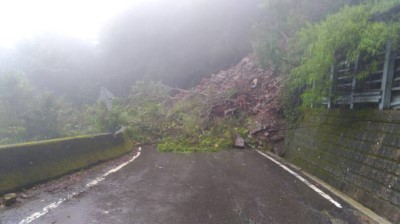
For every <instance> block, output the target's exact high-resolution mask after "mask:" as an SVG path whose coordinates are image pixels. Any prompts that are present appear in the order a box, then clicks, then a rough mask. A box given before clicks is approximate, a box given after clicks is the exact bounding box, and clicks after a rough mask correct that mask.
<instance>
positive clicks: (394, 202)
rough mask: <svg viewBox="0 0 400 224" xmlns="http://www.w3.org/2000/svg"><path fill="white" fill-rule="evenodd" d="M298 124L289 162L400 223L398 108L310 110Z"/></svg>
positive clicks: (287, 144)
mask: <svg viewBox="0 0 400 224" xmlns="http://www.w3.org/2000/svg"><path fill="white" fill-rule="evenodd" d="M297 126H298V127H303V128H299V129H295V130H290V131H288V132H287V137H286V140H285V141H286V142H285V148H286V155H287V156H286V157H287V159H288V160H289V161H291V162H292V163H294V164H296V165H298V166H300V167H302V168H303V169H305V170H306V171H307V172H309V173H311V174H313V175H315V176H317V177H319V178H320V179H322V180H324V181H325V182H327V183H329V184H330V185H332V186H334V187H336V188H337V189H339V190H341V191H342V192H344V193H346V194H347V195H349V196H350V197H352V198H353V199H355V200H357V201H359V202H360V203H362V204H364V205H365V206H366V207H368V208H370V209H371V210H373V211H375V212H376V213H377V214H380V215H382V216H384V217H386V218H387V219H389V220H390V221H392V222H394V223H400V112H398V111H377V110H364V111H340V110H321V111H319V110H313V111H308V112H306V113H305V116H304V118H303V119H302V121H301V122H299V123H298V124H297Z"/></svg>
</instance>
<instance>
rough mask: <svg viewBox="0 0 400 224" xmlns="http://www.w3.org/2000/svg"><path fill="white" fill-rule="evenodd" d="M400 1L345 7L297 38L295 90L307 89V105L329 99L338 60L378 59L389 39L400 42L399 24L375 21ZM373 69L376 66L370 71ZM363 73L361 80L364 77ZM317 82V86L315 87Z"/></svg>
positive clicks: (293, 73) (304, 98) (292, 81)
mask: <svg viewBox="0 0 400 224" xmlns="http://www.w3.org/2000/svg"><path fill="white" fill-rule="evenodd" d="M399 3H400V1H398V0H386V1H371V2H368V3H365V4H361V5H357V6H352V7H349V6H345V7H344V8H343V9H342V10H340V12H338V13H336V14H334V15H330V16H328V17H327V18H326V19H325V20H324V21H322V22H320V23H318V24H315V25H307V26H306V27H305V28H303V29H302V30H301V31H300V32H299V33H298V34H297V36H296V39H295V40H294V41H293V43H292V44H293V46H292V48H293V49H295V50H296V51H298V52H301V54H300V55H301V56H300V60H299V66H296V67H294V68H293V69H292V70H291V72H290V80H289V85H291V87H292V88H301V87H304V86H307V87H313V88H306V90H305V91H304V92H303V93H302V96H301V97H302V101H303V105H305V106H310V105H312V104H316V103H318V102H320V101H321V96H327V95H328V90H329V87H330V85H331V83H330V80H329V73H330V69H331V66H332V65H333V64H334V62H335V60H337V59H342V60H343V59H344V60H345V61H347V62H348V63H349V64H352V63H353V64H354V62H355V61H356V60H357V58H358V57H360V56H361V57H362V56H363V55H366V54H368V55H370V56H374V55H376V54H378V53H379V52H381V51H383V50H384V46H385V44H386V43H387V41H389V40H394V41H397V40H398V39H399V33H400V23H399V22H392V21H388V22H372V21H371V17H372V16H373V15H374V14H376V13H378V12H382V11H385V10H388V9H389V8H391V7H393V6H395V5H396V4H399ZM370 69H372V67H371V68H370ZM364 75H365V74H364V73H360V74H359V76H360V77H359V78H362V76H364ZM313 83H317V85H315V86H313Z"/></svg>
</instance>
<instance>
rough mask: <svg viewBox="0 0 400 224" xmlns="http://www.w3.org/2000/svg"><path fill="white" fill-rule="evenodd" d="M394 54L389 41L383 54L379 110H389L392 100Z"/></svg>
mask: <svg viewBox="0 0 400 224" xmlns="http://www.w3.org/2000/svg"><path fill="white" fill-rule="evenodd" d="M395 58H396V55H395V52H394V51H393V46H392V42H391V41H389V42H388V43H387V44H386V53H385V64H384V67H383V74H382V86H381V91H382V99H381V102H380V103H379V109H380V110H383V109H390V103H391V99H392V85H393V74H394V63H395Z"/></svg>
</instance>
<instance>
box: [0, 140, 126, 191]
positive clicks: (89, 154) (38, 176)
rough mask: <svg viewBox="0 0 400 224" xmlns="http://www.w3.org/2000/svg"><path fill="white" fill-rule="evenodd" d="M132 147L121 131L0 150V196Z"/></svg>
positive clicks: (0, 148) (110, 156)
mask: <svg viewBox="0 0 400 224" xmlns="http://www.w3.org/2000/svg"><path fill="white" fill-rule="evenodd" d="M132 147H133V144H132V142H131V141H130V139H129V137H128V136H127V135H126V134H125V133H123V132H121V133H118V134H117V135H115V136H114V135H113V134H100V135H94V136H82V137H76V138H65V139H55V140H49V141H41V142H33V143H26V144H18V145H10V146H3V147H0V194H3V193H7V192H11V191H14V190H19V189H21V188H24V187H29V186H32V185H33V184H36V183H40V182H43V181H46V180H49V179H52V178H55V177H59V176H61V175H64V174H67V173H70V172H73V171H76V170H79V169H82V168H85V167H88V166H91V165H94V164H96V163H99V162H101V161H105V160H109V159H112V158H116V157H118V156H121V155H123V154H125V153H127V152H129V151H130V150H131V149H132Z"/></svg>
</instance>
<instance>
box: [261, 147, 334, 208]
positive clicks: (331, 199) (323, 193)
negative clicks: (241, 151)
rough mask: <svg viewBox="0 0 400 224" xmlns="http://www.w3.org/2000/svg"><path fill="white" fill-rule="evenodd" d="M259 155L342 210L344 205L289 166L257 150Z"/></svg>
mask: <svg viewBox="0 0 400 224" xmlns="http://www.w3.org/2000/svg"><path fill="white" fill-rule="evenodd" d="M256 151H257V152H258V153H260V154H261V155H262V156H264V157H266V158H267V159H269V160H271V161H272V162H274V163H276V164H277V165H278V166H280V167H282V168H283V169H284V170H286V171H287V172H289V173H290V174H292V175H293V176H295V177H296V178H297V179H299V180H301V181H302V182H303V183H305V184H306V185H307V186H309V187H310V188H311V189H313V190H314V191H315V192H317V193H318V194H319V195H321V196H322V197H324V198H325V199H326V200H328V201H330V202H331V203H332V204H334V205H335V206H336V207H338V208H342V205H340V203H339V202H337V201H335V200H333V198H332V197H331V196H329V195H328V194H326V193H325V192H323V191H322V190H320V189H319V188H317V187H316V186H315V185H314V184H312V183H310V182H309V181H308V180H306V179H304V178H303V177H302V176H300V175H299V174H297V173H295V172H294V171H293V170H291V169H289V168H288V167H287V166H285V165H283V164H282V163H280V162H278V161H277V160H275V159H274V158H272V157H270V156H268V155H266V154H265V153H262V152H260V151H259V150H256Z"/></svg>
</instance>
